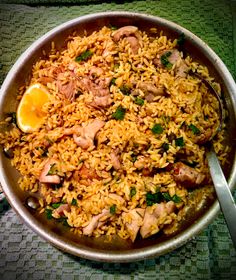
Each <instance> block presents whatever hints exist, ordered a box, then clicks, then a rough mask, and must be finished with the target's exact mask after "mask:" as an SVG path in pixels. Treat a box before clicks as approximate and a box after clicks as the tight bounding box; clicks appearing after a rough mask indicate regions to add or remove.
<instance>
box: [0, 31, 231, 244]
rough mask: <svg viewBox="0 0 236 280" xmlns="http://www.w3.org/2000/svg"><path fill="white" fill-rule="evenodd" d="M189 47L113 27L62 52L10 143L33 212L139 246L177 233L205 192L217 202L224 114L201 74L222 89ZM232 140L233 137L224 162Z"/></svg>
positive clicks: (3, 138) (35, 74) (21, 112)
mask: <svg viewBox="0 0 236 280" xmlns="http://www.w3.org/2000/svg"><path fill="white" fill-rule="evenodd" d="M183 41H184V34H182V35H181V36H180V37H179V38H176V39H174V40H172V39H169V38H167V37H166V36H165V35H164V34H163V33H162V32H161V33H160V34H158V32H157V30H156V29H155V28H152V29H150V32H148V33H147V32H143V31H141V30H139V29H138V28H137V27H135V26H124V27H121V28H119V29H116V28H114V27H111V26H109V27H103V28H102V29H101V30H99V31H96V32H93V33H92V34H91V35H87V34H86V32H85V34H84V36H77V35H76V34H73V35H72V36H70V37H69V38H68V40H67V45H66V48H64V49H63V50H60V51H59V50H57V49H56V46H55V45H54V43H52V50H51V52H50V54H49V55H48V56H47V55H46V54H45V57H43V58H42V59H40V60H39V61H37V62H36V63H35V65H34V66H33V69H32V77H31V80H30V83H29V84H27V85H26V86H24V87H22V88H20V89H19V94H18V98H19V106H18V108H17V110H16V113H14V112H13V113H12V112H9V114H8V116H7V117H6V119H5V120H4V122H5V123H6V122H7V123H8V124H10V123H12V125H11V126H10V125H9V126H10V128H9V129H8V131H6V132H4V133H1V135H0V143H1V144H2V146H3V147H4V153H5V154H6V156H8V157H9V158H11V163H12V165H13V166H14V167H15V168H16V169H17V170H18V171H19V173H20V175H21V176H20V179H19V186H20V188H21V189H23V190H24V191H25V192H29V193H30V194H31V195H30V198H29V200H28V204H29V205H30V207H32V208H36V209H37V211H38V212H40V213H43V214H45V215H46V216H47V218H48V219H55V220H57V221H58V222H62V223H63V224H64V225H66V226H68V227H70V229H71V230H72V231H74V232H75V233H77V234H82V235H87V236H93V237H99V236H102V235H108V236H113V235H118V236H119V237H121V238H123V239H131V240H132V241H133V242H134V241H135V240H136V238H148V237H150V236H153V235H154V234H156V233H158V232H162V233H163V234H166V235H170V234H173V233H174V232H176V231H177V230H178V227H179V224H180V223H181V220H182V219H183V216H184V211H185V208H186V206H187V205H189V204H191V203H192V202H193V201H194V199H195V198H194V195H192V192H193V191H194V190H198V192H196V194H195V196H197V195H198V193H201V194H202V193H204V194H205V195H206V196H212V193H213V189H212V186H211V179H210V175H209V170H208V167H207V162H206V159H205V149H206V148H205V146H204V144H205V143H206V142H207V141H208V140H209V139H211V136H212V135H213V134H214V132H215V130H216V128H217V126H218V124H219V116H218V110H219V104H218V101H217V100H216V98H215V97H214V96H213V95H212V94H211V93H210V91H209V89H208V88H207V86H206V85H205V84H204V83H202V82H201V80H200V79H198V78H197V77H195V76H193V75H190V70H191V71H192V72H197V73H199V74H201V75H202V76H203V77H205V79H207V80H208V81H210V82H211V83H212V85H213V86H214V87H215V89H216V90H217V91H218V92H219V94H220V85H219V84H217V83H216V82H214V79H213V78H211V77H210V76H209V73H208V69H207V68H206V67H204V66H203V65H200V64H199V63H197V62H196V61H193V59H192V58H191V56H190V55H188V56H186V55H185V54H184V53H183V51H182V50H183V48H182V47H183ZM223 140H224V131H223V130H222V131H221V132H220V133H218V134H217V136H216V137H215V139H214V146H215V150H216V152H217V154H218V157H219V159H220V160H221V161H222V163H224V162H225V160H226V159H225V158H226V153H227V147H225V146H224V145H223V144H222V143H223ZM196 207H197V206H196Z"/></svg>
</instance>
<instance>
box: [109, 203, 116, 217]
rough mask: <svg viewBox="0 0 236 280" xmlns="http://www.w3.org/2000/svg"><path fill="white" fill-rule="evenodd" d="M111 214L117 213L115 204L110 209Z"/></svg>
mask: <svg viewBox="0 0 236 280" xmlns="http://www.w3.org/2000/svg"><path fill="white" fill-rule="evenodd" d="M110 213H111V214H112V215H114V214H115V213H116V205H115V204H113V205H112V206H111V207H110Z"/></svg>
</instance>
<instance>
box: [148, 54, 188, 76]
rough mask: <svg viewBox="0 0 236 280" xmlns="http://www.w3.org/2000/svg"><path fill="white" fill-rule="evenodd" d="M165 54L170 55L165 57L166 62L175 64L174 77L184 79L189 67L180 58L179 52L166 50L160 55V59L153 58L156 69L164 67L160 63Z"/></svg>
mask: <svg viewBox="0 0 236 280" xmlns="http://www.w3.org/2000/svg"><path fill="white" fill-rule="evenodd" d="M167 53H171V54H170V56H168V57H167V59H168V61H169V62H170V63H171V64H172V65H174V64H177V65H176V67H175V70H174V71H175V76H176V77H182V78H185V77H186V76H187V73H188V70H189V67H188V66H187V64H186V62H185V61H184V59H182V58H181V55H180V52H179V51H178V50H177V49H172V50H166V51H164V52H162V53H161V54H160V58H155V59H154V60H153V63H154V65H156V66H157V67H164V65H163V64H162V62H161V57H162V56H163V55H165V54H167Z"/></svg>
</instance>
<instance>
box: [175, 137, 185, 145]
mask: <svg viewBox="0 0 236 280" xmlns="http://www.w3.org/2000/svg"><path fill="white" fill-rule="evenodd" d="M175 145H176V146H178V147H184V138H183V137H179V138H176V139H175Z"/></svg>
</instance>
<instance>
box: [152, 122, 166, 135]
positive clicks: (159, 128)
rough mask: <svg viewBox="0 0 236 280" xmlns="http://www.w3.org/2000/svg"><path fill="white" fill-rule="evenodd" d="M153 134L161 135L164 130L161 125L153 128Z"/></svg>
mask: <svg viewBox="0 0 236 280" xmlns="http://www.w3.org/2000/svg"><path fill="white" fill-rule="evenodd" d="M151 130H152V133H154V134H161V133H162V132H163V128H162V126H161V125H160V124H158V123H156V124H154V126H153V127H152V129H151Z"/></svg>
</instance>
